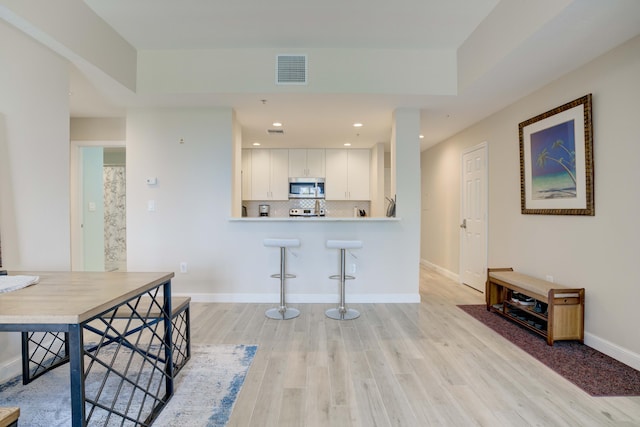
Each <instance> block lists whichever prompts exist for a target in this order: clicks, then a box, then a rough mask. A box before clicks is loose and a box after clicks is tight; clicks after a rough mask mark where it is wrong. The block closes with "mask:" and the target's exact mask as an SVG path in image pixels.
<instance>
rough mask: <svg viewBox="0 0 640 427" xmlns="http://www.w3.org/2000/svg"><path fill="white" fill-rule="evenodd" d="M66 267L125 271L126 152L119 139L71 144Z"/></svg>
mask: <svg viewBox="0 0 640 427" xmlns="http://www.w3.org/2000/svg"><path fill="white" fill-rule="evenodd" d="M71 157H72V159H71V165H73V166H74V167H72V170H71V201H72V206H71V213H72V215H71V217H72V218H71V222H72V224H71V225H72V228H71V230H72V236H71V242H72V247H71V249H72V250H71V255H72V256H71V265H72V270H74V271H126V261H127V253H126V151H125V147H124V146H123V145H122V142H120V141H116V142H91V143H89V144H87V143H86V142H85V141H80V142H72V149H71Z"/></svg>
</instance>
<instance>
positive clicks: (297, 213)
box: [289, 208, 324, 216]
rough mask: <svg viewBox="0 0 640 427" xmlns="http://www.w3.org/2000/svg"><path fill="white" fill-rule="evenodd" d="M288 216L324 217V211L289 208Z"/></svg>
mask: <svg viewBox="0 0 640 427" xmlns="http://www.w3.org/2000/svg"><path fill="white" fill-rule="evenodd" d="M289 216H324V209H318V210H316V209H313V208H310V209H307V208H291V209H289Z"/></svg>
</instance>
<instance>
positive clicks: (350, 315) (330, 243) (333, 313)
mask: <svg viewBox="0 0 640 427" xmlns="http://www.w3.org/2000/svg"><path fill="white" fill-rule="evenodd" d="M361 247H362V241H360V240H327V248H329V249H340V274H336V275H333V276H329V279H338V280H340V306H339V307H338V308H330V309H329V310H327V311H325V313H324V314H325V315H326V316H327V317H329V318H330V319H335V320H352V319H357V318H358V317H360V313H359V312H358V311H357V310H354V309H352V308H349V309H348V308H347V307H345V298H344V295H345V280H353V279H355V277H354V276H348V275H346V274H345V251H346V250H347V249H359V248H361Z"/></svg>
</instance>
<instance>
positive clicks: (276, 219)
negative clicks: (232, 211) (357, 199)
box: [229, 216, 402, 222]
mask: <svg viewBox="0 0 640 427" xmlns="http://www.w3.org/2000/svg"><path fill="white" fill-rule="evenodd" d="M401 219H402V218H395V217H394V218H388V217H369V216H365V217H329V216H311V217H306V216H291V217H290V216H287V217H271V216H270V217H264V216H261V217H241V218H236V217H234V218H229V221H232V222H236V221H237V222H399V221H400V220H401Z"/></svg>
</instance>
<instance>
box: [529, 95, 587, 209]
mask: <svg viewBox="0 0 640 427" xmlns="http://www.w3.org/2000/svg"><path fill="white" fill-rule="evenodd" d="M591 116H592V102H591V94H587V95H585V96H583V97H581V98H578V99H575V100H573V101H571V102H568V103H566V104H564V105H561V106H559V107H556V108H554V109H553V110H549V111H547V112H546V113H543V114H540V115H538V116H535V117H532V118H530V119H528V120H525V121H524V122H522V123H520V124H519V126H518V128H519V137H520V205H521V212H522V214H533V215H589V216H593V215H595V203H594V191H593V129H592V117H591Z"/></svg>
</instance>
